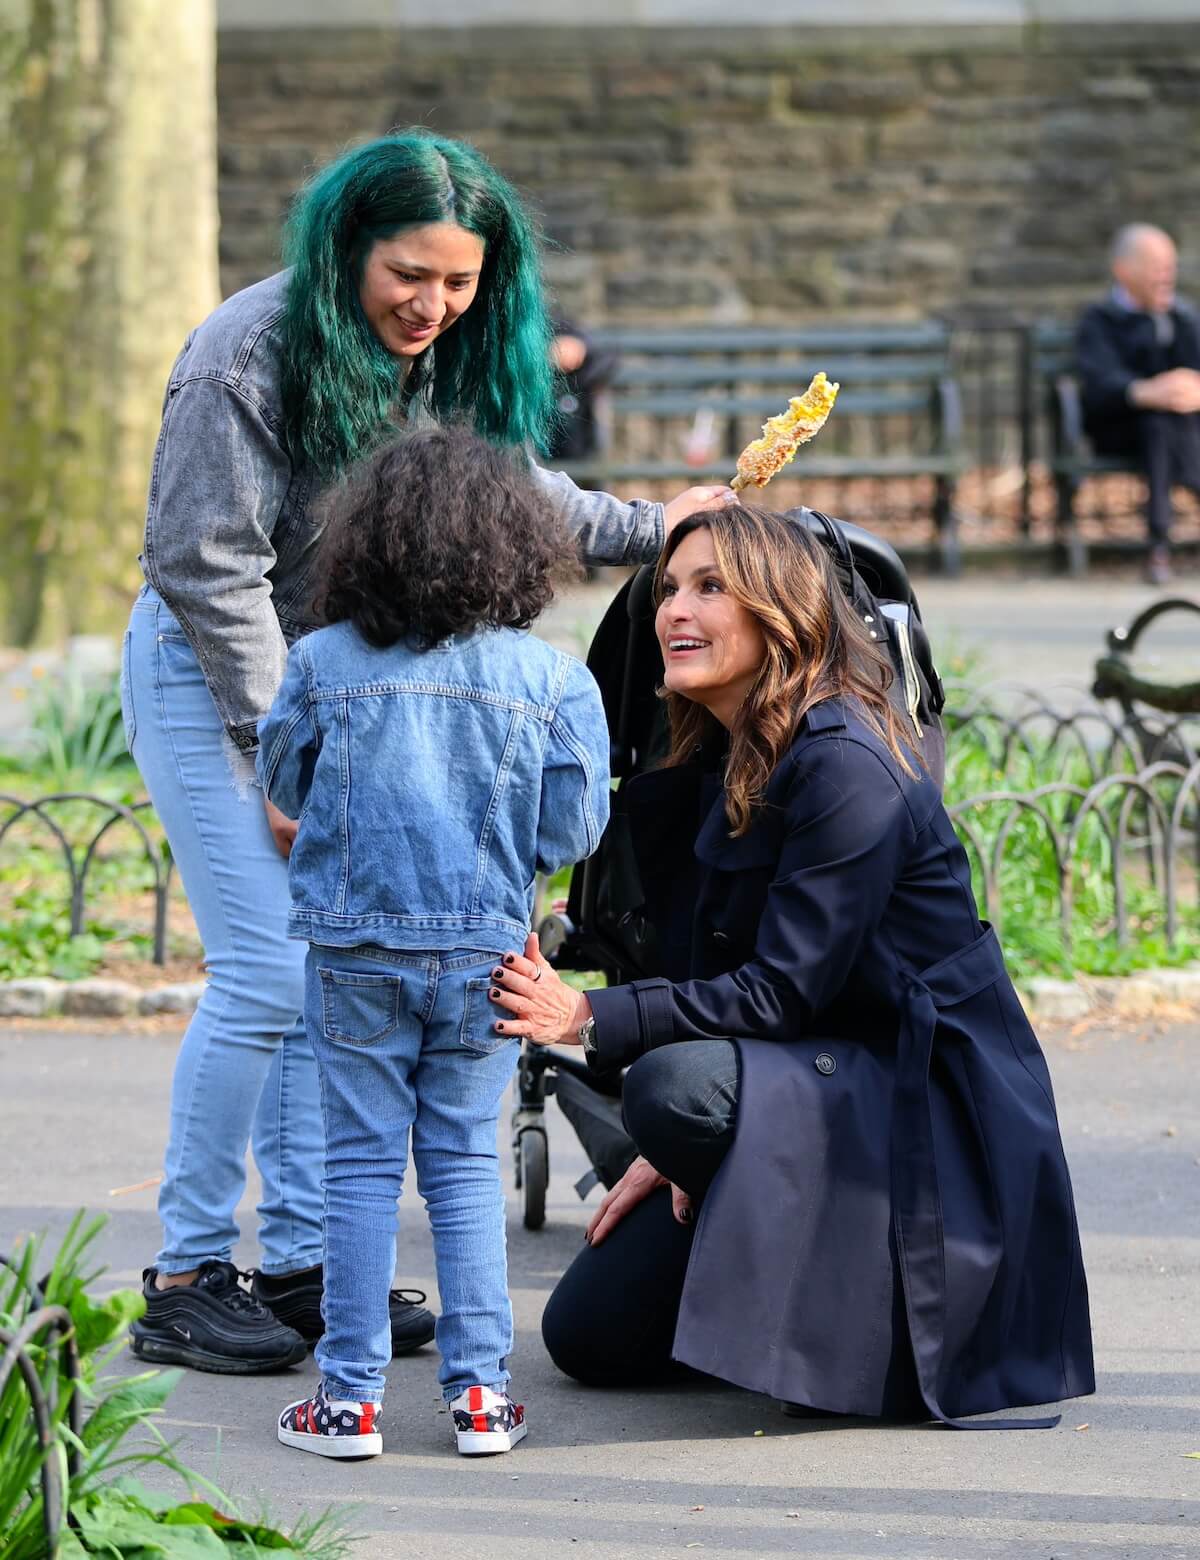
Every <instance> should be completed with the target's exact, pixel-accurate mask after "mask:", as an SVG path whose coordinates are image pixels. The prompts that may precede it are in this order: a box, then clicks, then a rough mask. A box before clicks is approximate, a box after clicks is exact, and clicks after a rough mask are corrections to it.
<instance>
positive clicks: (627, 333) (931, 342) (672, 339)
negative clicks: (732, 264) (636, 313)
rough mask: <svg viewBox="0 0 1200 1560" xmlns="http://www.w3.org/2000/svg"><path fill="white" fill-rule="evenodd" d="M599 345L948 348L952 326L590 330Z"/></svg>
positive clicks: (655, 349) (631, 348) (672, 349)
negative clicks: (844, 328)
mask: <svg viewBox="0 0 1200 1560" xmlns="http://www.w3.org/2000/svg"><path fill="white" fill-rule="evenodd" d="M589 338H590V339H591V340H592V341H593V342H595V344H596V345H597V346H603V347H608V348H612V349H613V350H614V351H618V352H628V353H630V354H635V353H641V354H647V355H652V354H659V353H663V354H675V353H687V354H690V353H698V352H706V353H707V352H728V353H735V352H757V351H762V350H764V349H765V350H768V351H781V352H828V351H835V352H870V353H886V352H897V351H899V352H906V351H914V350H916V351H920V350H922V349H927V348H941V349H945V348H946V347H947V346H948V344H949V341H950V331H949V329H948V327H946V326H944V325H939V324H936V323H925V324H917V325H895V324H890V325H889V324H881V325H859V326H855V327H853V328H851V329H846V330H839V329H837V328H836V327H830V328H824V329H823V328H820V327H817V328H814V329H811V330H773V329H771V328H769V327H764V326H747V327H742V326H705V327H700V328H697V329H696V330H694V331H688V330H669V331H649V330H646V331H639V330H636V329H632V328H629V329H625V328H621V327H614V328H612V329H601V330H595V331H590V332H589Z"/></svg>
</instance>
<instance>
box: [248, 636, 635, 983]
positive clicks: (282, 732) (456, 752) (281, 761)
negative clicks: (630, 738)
mask: <svg viewBox="0 0 1200 1560" xmlns="http://www.w3.org/2000/svg"><path fill="white" fill-rule="evenodd" d="M258 736H259V742H260V744H261V746H260V749H259V755H258V773H259V778H260V780H261V781H262V784H263V788H264V790H265V791H266V794H267V796H268V797H269V798H270V800H271V801H272V802H273V803H274V804H275V806H276V807H278V808H279V809H280V811H281V812H283V813H285V814H286V815H287V816H288V817H290V818H298V819H299V821H300V830H299V834H298V835H297V838H296V843H295V846H294V847H293V850H292V855H291V861H290V863H289V876H290V885H291V894H292V908H291V915H290V917H289V921H288V931H289V934H290V935H291V936H293V937H298V938H304V939H306V940H307V941H309V942H315V943H325V944H330V945H333V946H337V947H355V946H358V945H360V944H364V943H370V944H376V945H378V946H382V947H385V948H411V949H448V948H478V949H480V950H481V951H482V952H484V953H485V954H494V953H497V952H499V951H500V950H502V949H505V948H521V947H523V946H524V941H525V936H526V933H527V931H528V929H529V918H530V915H531V914H532V910H533V884H534V876H535V873H536V872H537V871H539V870H540V871H543V872H555V871H557V870H558V869H559V868H560V867H563V866H566V865H568V864H571V863H573V862H576V861H581V860H583V858H584V857H586V856H590V855H591V853H592V852H593V851H594V850H595V848H596V845H597V844H598V842H599V839H600V834H601V832H602V830H603V828H604V825H605V824H606V823H607V821H608V778H609V777H608V753H609V738H608V727H607V725H606V724H605V719H604V709H603V706H602V704H601V702H600V692H599V689H598V688H597V687H596V684H595V681H594V680H593V678H592V675H591V673H590V672H589V671H588V670H587V668H586V667H585V666H584V665H583V664H582V662H580V661H577V660H575V659H574V658H573V657H572V656H568V655H564V654H563V652H562V651H560V650H554V649H552V648H551V647H550V646H549V645H547V644H545V643H544V642H543V641H542V640H540V639H536V638H534V637H533V636H532V635H531V634H526V633H520V632H518V631H517V630H515V629H507V628H503V629H480V630H477V631H476V632H475V633H473V634H468V635H462V636H459V637H456V638H453V639H448V640H446V641H445V642H444V643H442V644H440V645H438V646H437V647H436V648H435V649H432V650H418V649H415V648H413V647H412V646H411V645H409V644H406V643H404V642H401V643H398V644H396V645H393V646H392V647H391V648H390V649H387V650H378V649H375V648H373V647H372V646H371V645H369V644H367V642H366V641H365V640H364V639H363V638H362V637H361V636H360V635H359V633H358V631H357V629H355V628H354V627H352V626H351V625H350V624H349V623H337V624H334V625H333V626H332V627H329V628H322V629H319V630H317V632H316V633H314V634H310V635H308V636H307V637H306V638H304V639H301V640H300V641H299V642H298V643H297V644H296V645H295V646H294V647H293V648H292V650H291V652H290V654H289V655H288V662H287V672H286V674H285V676H284V679H283V684H282V686H281V687H280V690H279V693H278V695H277V697H276V699H275V703H274V705H273V706H272V708H271V710H270V713H269V714H268V715H266V716H265V717H264V718H263V720H261V721H260V722H259V726H258Z"/></svg>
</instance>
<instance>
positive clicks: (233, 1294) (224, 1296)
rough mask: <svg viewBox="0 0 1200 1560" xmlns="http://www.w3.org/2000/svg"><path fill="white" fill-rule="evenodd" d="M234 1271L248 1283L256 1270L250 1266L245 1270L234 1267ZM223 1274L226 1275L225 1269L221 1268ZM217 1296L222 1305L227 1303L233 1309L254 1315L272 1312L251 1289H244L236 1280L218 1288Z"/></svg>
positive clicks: (264, 1314)
mask: <svg viewBox="0 0 1200 1560" xmlns="http://www.w3.org/2000/svg"><path fill="white" fill-rule="evenodd" d="M233 1271H234V1272H235V1273H236V1275H237V1277H238V1278H241V1279H244V1280H245V1281H246V1283H249V1282H250V1280H251V1279H252V1278H253V1277H254V1272H255V1270H254V1269H253V1268H249V1269H247V1271H245V1272H243V1271H242V1269H241V1268H234V1270H233ZM221 1276H222V1277H225V1276H226V1275H225V1273H224V1270H223V1269H222V1270H221ZM210 1293H211V1290H210ZM216 1298H217V1299H218V1300H220V1302H221V1304H222V1305H227V1306H228V1307H229V1309H230V1310H231V1311H242V1312H244V1313H245V1314H247V1315H252V1316H267V1315H269V1314H270V1313H269V1312H268V1310H267V1308H266V1306H265V1305H263V1303H262V1301H261V1300H256V1299H255V1298H254V1296H253V1295H252V1294H250V1293H249V1291H247V1290H245V1289H243V1288H242V1286H241V1285H240V1284H239V1283H237V1282H236V1281H231V1282H230V1283H229V1284H228V1286H227V1287H226V1288H225V1289H223V1290H221V1289H218V1292H217V1296H216Z"/></svg>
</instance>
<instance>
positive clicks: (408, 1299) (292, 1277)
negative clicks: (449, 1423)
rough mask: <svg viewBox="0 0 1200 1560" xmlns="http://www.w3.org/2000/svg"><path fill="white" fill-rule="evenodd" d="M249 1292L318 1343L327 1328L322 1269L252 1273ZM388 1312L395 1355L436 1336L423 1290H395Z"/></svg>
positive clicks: (415, 1347) (311, 1340)
mask: <svg viewBox="0 0 1200 1560" xmlns="http://www.w3.org/2000/svg"><path fill="white" fill-rule="evenodd" d="M250 1292H251V1294H252V1295H253V1296H254V1298H255V1299H256V1300H257V1301H259V1302H260V1303H261V1304H262V1305H265V1306H266V1307H267V1308H268V1310H270V1311H272V1312H274V1314H275V1318H276V1320H277V1321H280V1322H284V1323H286V1325H287V1326H288V1327H294V1328H295V1329H296V1331H297V1332H298V1333H299V1334H300V1336H301V1337H302V1338H306V1339H307V1340H308V1342H309V1343H316V1341H317V1339H318V1338H319V1337H320V1336H321V1334H322V1333H323V1332H324V1331H325V1321H324V1318H323V1317H322V1316H321V1296H322V1294H323V1293H324V1292H325V1272H324V1269H323V1268H319V1267H315V1268H308V1269H307V1270H306V1271H305V1272H303V1273H287V1274H285V1275H284V1276H283V1277H281V1278H273V1277H272V1276H271V1274H270V1273H259V1272H255V1273H253V1274H252V1275H251V1280H250ZM388 1315H389V1317H390V1318H391V1323H392V1355H393V1358H394V1357H395V1356H396V1355H398V1354H411V1353H412V1352H413V1350H414V1349H419V1348H420V1347H421V1345H422V1344H423V1343H428V1342H429V1341H430V1340H431V1339H432V1337H433V1331H434V1327H435V1326H436V1322H435V1320H434V1316H433V1312H432V1311H427V1310H425V1293H424V1291H423V1290H421V1289H393V1290H392V1291H391V1293H390V1294H389V1296H388Z"/></svg>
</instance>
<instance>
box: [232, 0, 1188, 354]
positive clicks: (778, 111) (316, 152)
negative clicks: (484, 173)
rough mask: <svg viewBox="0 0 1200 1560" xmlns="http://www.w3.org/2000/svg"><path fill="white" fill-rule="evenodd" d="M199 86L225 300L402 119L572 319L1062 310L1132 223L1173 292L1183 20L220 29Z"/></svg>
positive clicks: (1087, 288) (263, 268) (270, 261)
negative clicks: (534, 261)
mask: <svg viewBox="0 0 1200 1560" xmlns="http://www.w3.org/2000/svg"><path fill="white" fill-rule="evenodd" d="M218 89H219V124H220V158H221V161H220V171H221V177H220V200H221V217H222V238H221V251H222V280H223V285H224V287H225V289H226V291H232V290H234V289H236V288H237V287H240V286H243V285H245V284H246V283H248V282H250V281H253V280H255V279H257V278H258V277H260V276H262V275H264V274H266V273H267V272H269V271H270V270H272V269H273V268H274V267H275V266H276V265H277V263H278V229H279V222H280V219H281V217H282V214H283V211H284V209H285V207H286V203H287V200H288V197H289V195H290V193H291V191H292V190H293V189H294V188H295V186H296V185H297V184H298V183H299V181H300V180H301V179H302V178H303V177H304V175H305V174H306V173H307V172H308V171H310V170H311V169H312V168H313V167H314V166H316V165H317V164H319V163H320V162H322V161H324V160H325V159H327V158H328V157H330V156H331V155H333V154H334V153H336V152H337V151H338V150H339V149H341V148H342V147H344V146H345V145H347V144H348V143H350V142H352V141H354V140H357V139H361V138H364V137H366V136H370V135H374V134H378V133H380V132H382V131H383V130H386V129H388V128H389V127H391V126H394V125H406V124H410V123H423V124H426V125H429V126H430V127H432V128H435V129H437V130H439V131H443V132H445V133H448V134H451V135H461V136H463V137H466V138H468V139H470V140H472V141H473V142H474V143H475V144H476V145H477V146H479V147H480V148H481V149H482V150H483V151H485V152H486V153H487V154H488V155H489V156H490V157H492V158H493V159H494V160H495V162H496V163H497V164H498V165H499V166H500V167H501V168H502V169H503V170H504V172H505V173H507V174H508V175H509V176H510V177H511V178H512V179H513V180H515V182H516V183H517V184H518V185H519V186H520V187H521V188H522V189H523V190H524V191H525V192H526V193H527V194H528V195H529V197H530V198H531V199H532V201H533V203H534V204H535V206H536V207H537V208H538V209H539V210H540V211H541V213H542V216H543V220H544V223H545V228H546V231H547V234H548V236H549V238H550V239H551V241H552V243H553V244H554V245H555V246H557V247H556V250H555V252H554V253H552V255H551V257H550V259H549V262H548V270H549V273H550V276H551V279H552V284H553V287H554V289H555V291H556V294H557V296H558V298H559V300H560V302H561V304H562V306H563V307H564V308H566V309H569V310H571V311H573V312H576V313H578V314H579V315H580V316H581V317H582V318H584V319H586V320H588V321H591V322H593V323H595V322H601V321H604V322H627V323H634V322H636V323H646V324H666V323H668V322H684V321H695V322H703V321H708V320H721V321H729V322H737V321H741V320H749V319H760V320H768V321H774V320H783V319H787V320H792V321H802V320H809V321H811V320H815V319H819V318H824V317H838V318H850V317H854V316H858V317H862V318H866V317H876V318H878V317H883V316H904V315H920V314H925V313H929V312H932V311H937V310H953V311H956V312H957V311H962V310H964V309H969V310H975V309H980V310H986V311H991V310H993V309H995V310H998V311H1007V310H1012V309H1018V310H1020V311H1022V312H1027V313H1036V312H1061V311H1063V310H1067V309H1070V308H1073V307H1074V306H1075V304H1076V303H1077V302H1078V301H1080V300H1082V299H1083V298H1086V297H1088V296H1089V295H1091V294H1092V293H1094V292H1095V291H1096V290H1097V288H1098V287H1099V286H1100V285H1101V283H1102V279H1103V276H1104V271H1105V259H1104V249H1105V246H1106V244H1107V241H1108V238H1109V237H1110V235H1111V233H1112V231H1113V229H1114V228H1115V227H1117V226H1118V225H1119V224H1120V223H1122V222H1125V221H1129V220H1133V219H1138V220H1146V221H1154V222H1159V223H1162V224H1163V225H1164V226H1166V227H1167V228H1168V229H1170V230H1171V231H1172V232H1173V233H1174V234H1175V235H1176V236H1177V238H1178V239H1179V241H1180V243H1181V245H1182V247H1183V251H1184V281H1185V283H1190V285H1191V290H1192V291H1193V293H1195V292H1200V28H1198V27H1197V26H1194V25H1193V26H1173V25H1167V24H1164V25H1158V26H1147V25H1139V26H1130V27H1119V26H1090V27H1086V26H1085V27H1078V28H1065V27H1064V28H1045V27H1043V28H1031V27H1026V28H1018V27H999V28H985V27H972V28H958V29H955V28H943V29H938V30H931V29H925V30H922V29H908V30H895V31H891V32H888V33H886V34H884V33H882V32H881V31H880V30H879V29H878V28H869V29H868V28H863V29H853V28H849V29H838V28H831V27H828V26H825V27H821V28H813V29H805V28H786V29H784V28H757V29H752V30H748V31H740V32H735V31H734V30H733V29H716V28H712V29H705V28H691V29H646V28H641V29H629V30H623V29H620V28H610V29H604V30H603V31H600V30H595V29H593V30H586V29H572V28H562V29H557V30H555V29H545V28H543V29H536V30H535V29H508V30H503V31H501V30H483V29H476V30H474V31H471V32H467V33H463V32H447V31H444V30H442V31H439V30H429V31H420V32H416V31H410V30H406V31H404V32H403V33H400V32H397V31H395V30H368V29H364V30H351V31H338V30H326V29H321V30H316V31H314V30H309V29H294V30H278V29H275V30H271V31H254V30H241V29H238V30H233V29H225V30H223V31H222V33H221V37H220V49H219V67H218Z"/></svg>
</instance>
